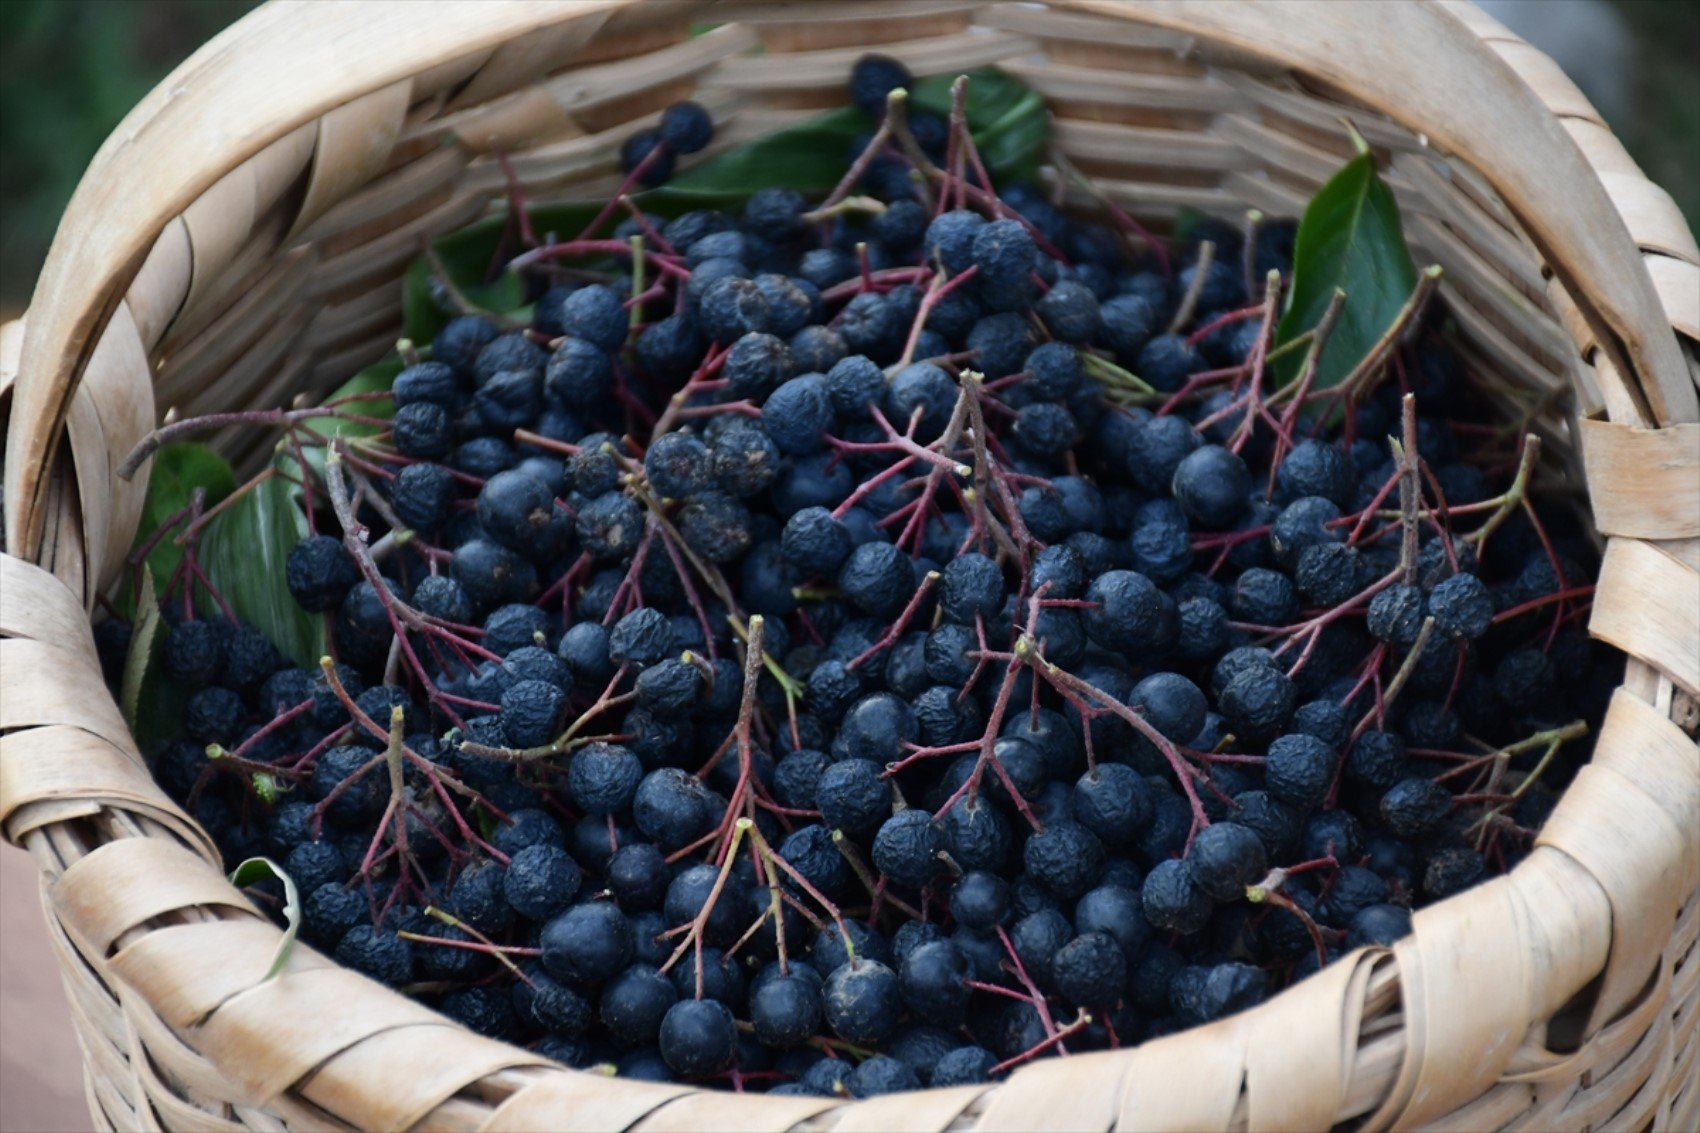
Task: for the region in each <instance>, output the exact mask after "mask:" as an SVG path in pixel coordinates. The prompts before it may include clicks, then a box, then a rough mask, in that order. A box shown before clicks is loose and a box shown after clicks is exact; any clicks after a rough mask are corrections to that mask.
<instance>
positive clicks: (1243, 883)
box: [1186, 822, 1268, 901]
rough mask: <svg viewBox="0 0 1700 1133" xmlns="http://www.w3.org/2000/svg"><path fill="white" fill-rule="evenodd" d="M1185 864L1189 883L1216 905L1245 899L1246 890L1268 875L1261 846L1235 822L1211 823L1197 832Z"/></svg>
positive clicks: (1266, 861) (1248, 831)
mask: <svg viewBox="0 0 1700 1133" xmlns="http://www.w3.org/2000/svg"><path fill="white" fill-rule="evenodd" d="M1186 864H1187V868H1188V869H1189V870H1190V871H1191V873H1192V880H1193V883H1194V884H1196V885H1197V886H1198V887H1199V888H1200V889H1201V890H1203V891H1204V893H1205V894H1206V895H1207V896H1209V897H1210V898H1212V899H1213V900H1216V901H1233V900H1237V899H1239V898H1241V897H1243V896H1245V891H1246V887H1247V886H1249V885H1255V884H1256V883H1257V882H1258V881H1260V880H1262V878H1263V875H1264V874H1265V873H1266V872H1268V859H1267V857H1266V856H1265V854H1264V851H1263V843H1262V842H1261V841H1260V840H1259V839H1258V837H1257V835H1256V834H1255V833H1253V832H1252V830H1251V829H1250V828H1249V827H1246V826H1241V825H1239V824H1238V823H1235V822H1214V823H1211V824H1210V825H1209V826H1207V827H1205V828H1204V829H1203V830H1201V831H1199V832H1198V836H1197V837H1196V838H1194V839H1193V841H1192V848H1191V849H1190V850H1188V851H1187V856H1186Z"/></svg>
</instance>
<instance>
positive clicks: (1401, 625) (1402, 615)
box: [1366, 584, 1427, 645]
mask: <svg viewBox="0 0 1700 1133" xmlns="http://www.w3.org/2000/svg"><path fill="white" fill-rule="evenodd" d="M1426 612H1427V603H1426V602H1425V601H1424V600H1423V592H1422V590H1421V589H1420V588H1419V587H1416V586H1406V585H1403V584H1395V585H1393V586H1389V587H1388V588H1387V589H1386V590H1383V591H1382V592H1381V593H1379V594H1377V595H1376V596H1375V597H1374V598H1371V599H1370V600H1369V617H1368V619H1367V620H1366V624H1367V626H1368V627H1369V632H1370V635H1371V636H1372V637H1374V638H1375V639H1376V640H1378V641H1385V642H1387V643H1389V644H1391V645H1410V644H1412V643H1414V642H1415V641H1416V640H1417V634H1419V633H1420V632H1422V628H1423V615H1424V614H1425V613H1426Z"/></svg>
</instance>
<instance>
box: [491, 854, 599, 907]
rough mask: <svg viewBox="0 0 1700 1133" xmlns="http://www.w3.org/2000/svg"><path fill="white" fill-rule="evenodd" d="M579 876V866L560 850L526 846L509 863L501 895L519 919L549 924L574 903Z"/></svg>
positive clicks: (569, 855)
mask: <svg viewBox="0 0 1700 1133" xmlns="http://www.w3.org/2000/svg"><path fill="white" fill-rule="evenodd" d="M580 877H581V875H580V872H579V867H578V863H576V862H574V861H573V859H572V855H571V854H568V853H567V851H566V850H564V849H562V848H561V847H559V846H552V845H547V844H544V845H536V846H527V847H525V848H524V849H522V850H520V851H519V852H518V853H516V854H514V855H513V858H512V860H511V861H510V862H509V863H508V868H507V873H506V874H505V875H504V876H503V878H502V892H503V893H504V895H505V896H506V897H507V901H508V904H509V905H510V906H512V908H513V910H514V912H516V913H518V914H519V915H520V916H522V917H526V918H529V919H530V920H534V921H546V920H548V919H549V918H551V917H553V916H554V915H555V914H557V913H560V912H562V911H564V910H565V909H566V907H567V906H568V905H569V904H571V903H572V899H573V898H574V897H575V896H576V895H577V894H578V889H579V881H580Z"/></svg>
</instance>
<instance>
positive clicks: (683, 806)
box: [632, 767, 714, 851]
mask: <svg viewBox="0 0 1700 1133" xmlns="http://www.w3.org/2000/svg"><path fill="white" fill-rule="evenodd" d="M710 803H711V800H710V798H709V794H708V790H707V788H705V787H704V786H703V785H702V781H701V780H699V779H697V778H696V777H695V776H693V775H690V774H688V773H686V772H684V771H681V770H680V769H679V768H677V767H662V768H658V769H656V770H654V771H651V772H650V773H649V774H648V775H646V776H645V777H644V779H643V781H642V782H640V783H639V784H638V788H637V792H636V794H635V795H634V796H633V799H632V818H633V819H634V820H635V821H636V822H637V826H638V829H639V830H641V831H643V832H644V834H645V835H646V836H647V837H649V838H651V839H652V840H654V841H655V842H656V843H657V844H658V845H660V846H661V847H662V848H663V849H665V850H668V851H672V850H677V849H679V848H681V847H683V846H687V845H689V844H690V843H691V842H692V841H694V840H695V839H696V838H698V837H700V836H701V835H702V834H703V833H704V831H705V830H707V828H708V825H709V824H710V823H711V822H712V821H713V819H714V814H713V811H712V810H711V807H710Z"/></svg>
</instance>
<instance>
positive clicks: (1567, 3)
mask: <svg viewBox="0 0 1700 1133" xmlns="http://www.w3.org/2000/svg"><path fill="white" fill-rule="evenodd" d="M253 2H254V0H0V155H3V156H0V312H4V313H6V314H8V315H10V314H14V313H16V312H17V311H18V310H19V309H20V308H21V307H23V306H24V305H25V304H27V303H28V302H29V295H30V291H31V289H32V288H33V286H34V281H35V277H36V274H37V273H38V272H39V270H40V267H41V262H42V259H43V257H44V256H45V255H46V253H47V247H48V244H49V243H50V242H51V240H52V238H53V230H54V227H55V225H56V224H57V223H58V219H59V214H60V212H61V211H62V210H63V209H64V207H65V202H66V200H68V199H69V197H70V195H71V190H72V189H73V188H75V186H76V183H77V179H78V177H79V176H81V174H82V171H83V169H84V167H85V166H86V165H87V164H88V161H89V158H90V157H91V156H92V155H93V154H94V151H95V149H96V148H97V147H99V145H100V143H101V142H102V141H103V140H104V139H105V137H106V135H107V134H108V133H110V132H111V130H112V128H113V127H114V126H116V125H117V124H118V121H119V119H120V118H122V117H123V116H124V114H125V112H126V111H128V110H129V109H130V107H132V106H134V105H135V104H136V102H137V101H138V100H140V99H141V97H142V96H143V95H144V94H146V93H147V91H148V90H149V89H151V88H152V87H153V86H154V84H155V83H157V82H158V81H159V80H160V79H161V78H163V77H164V76H165V75H166V73H167V72H169V71H170V70H171V68H172V67H174V66H175V65H176V64H177V63H178V62H180V61H181V60H182V59H183V58H184V57H186V56H187V55H188V54H189V53H190V52H191V51H193V50H194V49H195V48H196V47H197V46H199V45H200V44H202V43H204V42H205V41H206V40H207V39H208V38H210V37H211V36H212V35H214V34H215V33H217V32H218V31H219V30H220V29H221V28H223V27H224V26H225V25H227V24H229V23H230V22H232V21H233V20H235V19H237V18H238V17H239V16H241V15H242V14H243V13H244V12H246V11H247V10H248V9H249V8H251V7H253ZM392 2H396V3H400V2H404V0H392ZM413 2H416V3H417V2H419V0H413ZM1359 2H1364V3H1368V2H1376V3H1391V2H1396V0H1359ZM1487 6H1488V7H1489V8H1490V10H1491V11H1492V12H1493V14H1494V15H1495V16H1496V17H1497V18H1499V19H1501V20H1504V21H1505V22H1507V23H1509V24H1511V25H1512V26H1513V27H1514V28H1515V29H1516V30H1517V31H1518V32H1519V34H1521V35H1523V36H1524V37H1525V38H1529V39H1531V40H1533V41H1534V42H1536V43H1537V44H1538V45H1539V46H1541V47H1542V48H1543V49H1544V50H1547V51H1548V52H1549V53H1552V54H1554V55H1555V56H1556V57H1558V58H1559V60H1560V61H1561V62H1562V63H1564V64H1565V65H1566V66H1567V67H1569V68H1570V70H1571V71H1572V73H1573V74H1574V75H1575V76H1576V78H1577V81H1578V82H1579V83H1581V84H1582V85H1583V87H1584V89H1585V90H1587V91H1588V93H1589V95H1590V97H1592V98H1593V99H1594V100H1595V102H1596V103H1597V104H1598V105H1600V106H1602V107H1603V108H1605V109H1606V110H1607V112H1608V116H1611V117H1613V119H1614V121H1613V127H1614V129H1616V131H1617V132H1618V134H1619V135H1620V136H1621V137H1622V138H1623V140H1624V142H1625V144H1627V145H1628V147H1629V149H1630V151H1631V152H1632V153H1633V154H1634V155H1635V157H1636V160H1638V161H1639V162H1640V163H1641V165H1642V167H1643V168H1644V169H1646V171H1647V173H1648V174H1649V175H1650V176H1651V177H1652V178H1653V180H1655V181H1657V182H1658V183H1659V184H1661V185H1663V186H1665V188H1667V189H1668V190H1669V191H1670V192H1671V194H1672V195H1673V196H1674V197H1675V198H1676V200H1677V203H1678V204H1679V205H1680V206H1681V207H1682V209H1683V211H1684V213H1685V214H1686V215H1687V217H1688V221H1689V225H1690V227H1694V228H1700V66H1697V62H1696V61H1697V60H1700V3H1695V2H1694V0H1488V2H1487ZM420 7H421V8H424V7H425V5H424V4H423V3H421V4H420ZM1601 21H1604V24H1603V26H1602V24H1601ZM1544 36H1550V37H1556V38H1554V39H1553V40H1552V42H1550V43H1549V42H1547V41H1546V40H1545V39H1543V37H1544ZM1482 112H1483V113H1492V108H1491V107H1483V108H1482Z"/></svg>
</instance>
